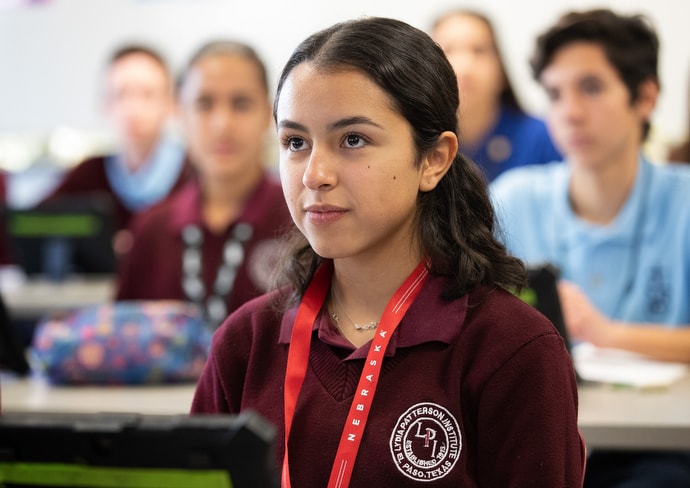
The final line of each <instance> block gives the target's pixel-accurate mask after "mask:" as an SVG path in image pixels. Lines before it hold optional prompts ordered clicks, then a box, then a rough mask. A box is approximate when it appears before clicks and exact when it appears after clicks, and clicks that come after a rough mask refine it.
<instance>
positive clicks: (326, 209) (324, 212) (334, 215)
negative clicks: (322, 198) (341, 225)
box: [304, 205, 347, 225]
mask: <svg viewBox="0 0 690 488" xmlns="http://www.w3.org/2000/svg"><path fill="white" fill-rule="evenodd" d="M304 213H305V215H306V216H307V219H309V222H311V223H312V224H315V225H319V224H329V223H331V222H335V221H336V220H339V219H340V218H342V217H343V215H345V214H346V213H347V210H346V209H344V208H342V207H338V206H335V205H308V206H306V207H305V208H304Z"/></svg>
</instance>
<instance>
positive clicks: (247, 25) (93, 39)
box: [0, 0, 690, 141]
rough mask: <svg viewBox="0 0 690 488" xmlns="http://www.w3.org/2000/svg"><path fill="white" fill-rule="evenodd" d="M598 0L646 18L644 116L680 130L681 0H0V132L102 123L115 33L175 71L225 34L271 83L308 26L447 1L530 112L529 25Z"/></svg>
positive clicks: (539, 98) (536, 28) (99, 126)
mask: <svg viewBox="0 0 690 488" xmlns="http://www.w3.org/2000/svg"><path fill="white" fill-rule="evenodd" d="M0 5H2V4H1V3H0ZM598 6H605V7H610V8H613V9H615V10H618V11H620V12H625V13H645V14H647V15H648V16H649V17H650V18H651V19H652V21H653V23H654V25H655V26H656V27H657V29H658V32H659V34H660V37H661V43H662V53H661V60H660V61H661V62H660V73H661V79H662V85H663V89H662V96H661V99H660V101H659V104H658V106H657V110H656V113H655V118H654V125H655V129H656V132H657V134H660V135H661V136H662V137H663V138H664V139H666V140H669V141H674V140H678V139H680V138H681V137H683V136H684V135H685V133H686V130H687V126H686V123H687V118H688V100H687V96H688V90H687V86H688V76H689V75H690V28H689V24H688V21H687V19H688V18H689V14H690V2H689V1H688V0H655V1H654V2H650V1H648V0H607V1H606V2H605V3H600V2H593V1H586V0H569V1H564V0H554V1H545V0H522V1H520V2H515V1H509V0H484V1H481V2H477V1H469V0H468V1H466V2H461V1H448V0H428V1H401V0H347V1H345V2H337V1H336V2H329V1H324V0H290V1H278V0H249V1H244V2H240V1H238V0H48V1H47V2H45V3H44V4H43V6H38V7H30V8H19V9H4V10H0V135H2V134H7V133H10V134H38V135H44V134H49V133H50V132H51V131H54V130H55V129H56V128H57V127H64V126H66V127H72V128H75V129H77V130H80V131H86V132H90V131H106V132H107V126H106V125H105V121H104V120H103V118H102V115H101V113H100V109H99V97H98V90H99V77H100V75H101V69H102V65H103V62H104V60H105V59H106V58H107V56H108V55H109V54H110V52H111V51H112V49H113V48H114V47H116V46H117V45H119V44H121V43H124V42H127V41H133V40H134V41H144V42H148V43H151V44H153V45H154V46H156V47H158V48H159V49H160V50H161V51H162V52H163V54H164V55H165V56H166V58H167V59H168V60H169V62H170V64H171V65H172V67H173V68H174V69H175V70H176V71H177V70H179V69H180V68H181V67H182V65H183V64H184V62H185V60H186V58H187V57H188V56H189V55H190V53H191V52H192V51H193V50H194V49H195V48H196V47H198V46H199V45H200V44H201V43H202V42H204V41H207V40H209V39H211V38H214V37H231V38H237V39H239V40H242V41H245V42H248V43H250V44H251V45H253V46H254V47H255V48H256V49H257V51H258V52H259V54H260V55H261V56H262V57H263V58H264V60H265V61H266V63H267V66H268V69H269V76H270V78H271V82H272V84H273V86H275V81H276V79H277V77H278V75H279V72H280V70H281V68H282V64H283V63H284V62H285V60H286V59H287V58H288V56H289V54H290V52H291V50H292V49H293V48H294V47H295V46H296V45H297V44H298V43H299V42H300V41H301V40H302V39H303V38H304V37H306V36H307V35H308V34H310V33H312V32H313V31H315V30H317V29H320V28H323V27H326V26H328V25H330V24H332V23H334V22H337V21H340V20H344V19H349V18H354V17H360V16H364V15H381V16H389V17H397V18H399V19H402V20H405V21H407V22H409V23H411V24H413V25H415V26H417V27H419V28H421V29H424V30H428V29H429V26H430V23H431V21H432V19H433V18H434V17H435V16H436V15H438V14H439V13H442V12H444V11H446V10H448V9H450V8H455V7H473V8H478V9H480V10H481V11H483V12H485V13H486V14H488V15H489V17H490V18H491V19H492V20H493V21H494V23H495V24H496V27H497V30H498V34H499V38H500V39H499V40H500V43H501V47H502V50H503V52H504V57H505V58H506V61H507V63H508V69H509V72H510V75H511V78H512V80H513V83H514V85H515V87H516V89H517V91H518V93H519V95H520V97H521V99H522V102H523V104H524V105H525V106H526V108H527V109H528V110H530V111H532V112H534V113H536V114H537V115H540V114H541V113H543V109H544V106H545V99H544V96H543V94H542V92H541V89H540V88H539V86H538V85H537V84H536V83H535V82H534V81H533V80H532V78H531V76H530V73H529V68H528V64H527V63H528V59H529V56H530V53H531V50H532V47H533V42H534V38H535V36H536V35H537V34H538V33H540V32H541V31H542V30H543V29H544V28H545V27H547V26H548V25H549V24H550V23H552V22H553V21H554V20H555V19H556V18H557V16H558V15H560V14H561V13H563V12H565V11H567V10H572V9H584V8H591V7H598Z"/></svg>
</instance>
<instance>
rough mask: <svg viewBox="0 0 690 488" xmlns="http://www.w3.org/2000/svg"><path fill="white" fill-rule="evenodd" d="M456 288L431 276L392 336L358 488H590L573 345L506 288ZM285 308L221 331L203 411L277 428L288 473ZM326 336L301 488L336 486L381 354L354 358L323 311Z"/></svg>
mask: <svg viewBox="0 0 690 488" xmlns="http://www.w3.org/2000/svg"><path fill="white" fill-rule="evenodd" d="M445 285H447V282H446V281H445V279H443V278H439V277H430V278H429V279H428V280H427V282H426V283H425V285H424V288H423V289H422V291H421V293H420V295H419V296H418V297H417V299H416V300H415V302H414V303H413V304H412V306H411V307H410V309H409V310H408V312H407V314H406V315H405V317H404V318H403V319H402V321H401V323H400V325H399V327H398V329H397V330H396V332H395V333H394V334H393V336H392V337H391V341H390V344H389V346H388V349H387V352H386V359H385V361H384V363H383V367H382V372H381V377H380V380H379V384H378V390H377V391H376V394H375V397H374V400H373V405H372V408H371V413H370V416H369V420H368V423H367V425H366V430H365V432H364V436H363V438H362V443H361V447H360V450H359V453H358V455H357V460H356V464H355V467H354V472H353V475H352V481H351V485H350V486H353V487H364V486H395V487H398V488H400V487H404V486H420V481H424V482H425V483H424V484H425V485H426V486H429V487H441V486H444V487H445V486H448V487H450V486H452V487H459V486H462V487H483V488H486V487H495V488H509V487H520V488H524V487H544V488H547V487H548V488H554V487H579V486H581V480H582V474H583V464H584V456H583V453H582V446H581V442H580V437H579V431H578V428H577V387H576V383H575V377H574V373H573V368H572V362H571V360H570V357H569V356H568V353H567V351H566V349H565V347H564V345H563V341H562V339H561V337H560V336H559V335H558V333H557V332H556V331H555V329H554V327H553V326H552V325H551V323H549V322H548V321H547V320H546V319H545V318H544V317H543V316H542V315H540V314H539V313H537V312H536V311H535V310H534V309H533V308H531V307H530V306H529V305H526V304H525V303H523V302H521V301H520V300H519V299H517V298H516V297H514V296H513V295H511V294H510V293H508V292H506V291H503V290H501V289H493V290H487V289H486V288H483V287H478V288H477V289H476V290H475V291H473V292H471V293H470V294H469V295H466V296H464V297H462V298H460V299H456V300H453V301H444V300H443V299H442V298H441V293H442V291H443V289H444V286H445ZM274 298H275V297H274V296H273V295H265V296H263V297H260V298H258V299H256V300H253V301H251V302H250V303H248V304H246V305H245V306H243V307H242V308H240V309H239V310H238V311H237V312H236V313H235V314H233V315H231V316H230V317H229V318H228V319H227V320H226V322H225V323H224V324H223V325H222V326H221V328H220V329H218V331H217V332H216V334H215V336H214V338H213V345H212V351H211V356H210V358H209V360H208V362H207V364H206V367H205V369H204V372H203V373H202V376H201V378H200V380H199V383H198V385H197V389H196V393H195V397H194V401H193V404H192V413H211V412H213V413H216V412H230V413H237V412H240V411H242V410H245V409H254V410H255V411H257V412H259V413H260V414H261V415H263V416H264V417H265V418H267V419H268V420H269V421H271V422H272V423H273V424H275V425H276V426H277V427H278V436H277V440H276V450H277V452H276V453H277V458H278V459H277V462H278V466H280V465H281V464H282V458H283V454H284V447H283V446H284V414H283V381H284V377H285V367H286V362H287V354H288V346H289V341H290V334H291V330H292V325H293V321H294V317H295V314H296V310H295V309H292V310H290V311H288V312H287V313H286V314H285V315H283V316H281V315H280V314H278V312H276V311H275V308H274V307H273V304H274V303H273V301H274ZM313 330H314V331H313V338H312V346H311V351H310V358H309V367H308V371H307V375H306V378H305V380H304V385H303V387H302V390H301V393H300V396H299V399H298V402H297V407H296V413H295V418H294V421H293V425H292V435H291V438H290V443H289V449H290V475H291V480H292V486H295V487H299V488H310V487H319V488H321V487H324V486H326V485H327V481H328V478H329V474H330V470H331V464H332V462H333V459H334V457H335V452H336V450H337V445H338V442H339V439H340V434H341V431H342V427H343V423H344V421H345V418H346V416H347V413H348V410H349V408H350V404H351V401H352V398H353V395H354V391H355V388H356V386H357V382H358V380H359V376H360V373H361V371H362V367H363V363H364V359H365V358H366V354H367V352H368V348H369V344H370V343H369V344H366V345H364V346H362V347H360V348H359V349H356V350H355V349H353V346H352V345H351V344H350V343H349V342H348V341H346V340H345V339H343V338H342V337H341V336H340V335H338V334H337V332H336V330H335V328H334V326H333V325H332V324H331V322H330V320H329V318H328V314H327V313H324V312H323V310H322V312H321V314H320V316H319V317H318V318H317V320H316V321H315V324H314V329H313ZM432 441H434V442H432Z"/></svg>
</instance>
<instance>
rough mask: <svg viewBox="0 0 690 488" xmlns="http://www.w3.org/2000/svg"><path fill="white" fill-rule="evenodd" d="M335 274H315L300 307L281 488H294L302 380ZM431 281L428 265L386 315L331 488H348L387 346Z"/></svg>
mask: <svg viewBox="0 0 690 488" xmlns="http://www.w3.org/2000/svg"><path fill="white" fill-rule="evenodd" d="M332 273H333V265H332V262H330V261H329V262H327V263H326V264H324V265H322V266H321V267H320V268H319V269H318V270H316V273H315V274H314V278H313V279H312V280H311V283H310V284H309V287H308V288H307V291H306V292H305V294H304V298H303V299H302V303H301V304H300V306H299V309H298V310H297V316H296V318H295V325H294V327H293V329H292V336H291V338H290V349H289V351H288V360H287V371H286V373H285V393H284V395H285V457H284V458H283V471H282V488H290V469H289V466H288V439H289V438H290V427H291V425H292V419H293V417H294V415H295V407H296V405H297V397H298V396H299V391H300V389H301V388H302V384H303V383H304V377H305V376H306V374H307V366H308V363H309V347H310V345H311V336H312V330H313V326H314V320H316V316H317V315H318V313H319V311H320V310H321V307H322V306H323V302H324V301H325V299H326V293H327V292H328V289H329V286H330V280H331V275H332ZM427 275H428V271H427V269H426V265H425V263H424V262H421V263H420V264H419V265H417V267H416V268H415V270H414V271H413V272H412V274H410V276H408V277H407V279H406V280H405V282H404V283H403V284H402V285H401V286H400V288H398V290H397V291H396V292H395V294H394V295H393V297H392V298H391V300H390V302H388V305H387V306H386V310H385V311H384V312H383V316H382V317H381V322H380V323H379V326H378V329H377V331H376V335H375V336H374V339H373V340H372V343H371V346H370V348H369V353H368V354H367V359H366V361H365V363H364V369H363V370H362V374H361V376H360V378H359V384H358V386H357V390H356V393H355V397H354V398H353V400H352V405H351V406H350V412H349V413H348V416H347V419H346V421H345V426H344V427H343V432H342V435H341V437H340V444H339V445H338V451H337V453H336V455H335V461H334V462H333V469H332V470H331V477H330V480H329V482H328V487H329V488H341V487H346V486H349V483H350V478H351V476H352V470H353V468H354V464H355V459H356V457H357V451H358V450H359V445H360V443H361V441H362V435H363V434H364V427H365V426H366V423H367V418H368V417H369V411H370V409H371V404H372V401H373V399H374V393H375V392H376V385H377V384H378V380H379V375H380V372H381V365H382V363H383V357H384V354H385V353H386V348H387V346H388V342H389V340H390V337H391V336H392V335H393V332H395V329H396V328H397V327H398V324H399V323H400V321H401V320H402V318H403V317H404V316H405V313H407V310H408V309H409V308H410V305H412V302H414V300H415V298H416V297H417V295H418V294H419V292H420V291H421V289H422V286H421V285H422V284H423V283H424V281H425V280H426V277H427Z"/></svg>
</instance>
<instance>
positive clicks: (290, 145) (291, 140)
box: [283, 137, 307, 151]
mask: <svg viewBox="0 0 690 488" xmlns="http://www.w3.org/2000/svg"><path fill="white" fill-rule="evenodd" d="M283 146H285V148H287V149H288V150H289V151H302V150H304V149H306V147H307V144H306V142H304V139H302V138H300V137H288V138H286V139H285V141H284V142H283Z"/></svg>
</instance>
